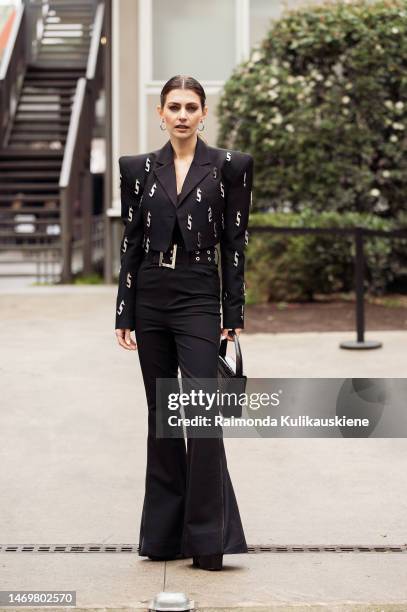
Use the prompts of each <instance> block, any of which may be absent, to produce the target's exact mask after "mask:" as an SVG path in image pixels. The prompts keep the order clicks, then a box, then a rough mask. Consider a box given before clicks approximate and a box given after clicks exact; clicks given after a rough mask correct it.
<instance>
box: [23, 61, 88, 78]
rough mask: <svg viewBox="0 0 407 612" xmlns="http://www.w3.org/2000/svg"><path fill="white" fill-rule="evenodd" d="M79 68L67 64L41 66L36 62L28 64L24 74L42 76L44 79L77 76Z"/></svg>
mask: <svg viewBox="0 0 407 612" xmlns="http://www.w3.org/2000/svg"><path fill="white" fill-rule="evenodd" d="M79 72H80V71H79V70H78V69H77V68H70V67H69V66H60V67H59V68H43V67H41V66H38V65H37V63H35V64H29V65H28V67H27V71H26V73H25V76H26V77H27V76H30V77H34V76H35V77H37V76H44V77H45V78H46V79H51V78H54V77H56V78H68V77H72V78H73V79H75V78H78V74H79Z"/></svg>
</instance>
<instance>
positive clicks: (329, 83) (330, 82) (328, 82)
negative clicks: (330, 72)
mask: <svg viewBox="0 0 407 612" xmlns="http://www.w3.org/2000/svg"><path fill="white" fill-rule="evenodd" d="M331 85H332V81H330V80H329V79H327V80H326V81H325V87H331Z"/></svg>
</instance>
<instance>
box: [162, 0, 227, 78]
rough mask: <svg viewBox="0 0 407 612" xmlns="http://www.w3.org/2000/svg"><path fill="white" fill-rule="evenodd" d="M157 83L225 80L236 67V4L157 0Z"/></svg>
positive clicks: (213, 0)
mask: <svg viewBox="0 0 407 612" xmlns="http://www.w3.org/2000/svg"><path fill="white" fill-rule="evenodd" d="M152 22H153V23H152V32H153V79H154V80H162V81H167V80H168V79H169V78H171V77H172V76H174V75H176V74H188V75H191V76H193V77H195V78H196V79H198V80H199V81H201V80H224V79H227V78H228V76H229V75H230V73H231V71H232V69H233V66H234V64H235V57H236V53H235V47H236V40H235V0H207V1H206V2H204V3H203V2H202V1H201V0H188V1H186V0H171V1H170V2H169V1H168V0H153V1H152Z"/></svg>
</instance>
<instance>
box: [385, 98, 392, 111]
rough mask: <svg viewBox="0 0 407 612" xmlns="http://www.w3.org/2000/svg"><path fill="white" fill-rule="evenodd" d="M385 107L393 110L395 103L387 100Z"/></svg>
mask: <svg viewBox="0 0 407 612" xmlns="http://www.w3.org/2000/svg"><path fill="white" fill-rule="evenodd" d="M384 105H385V107H386V108H390V109H391V108H393V102H392V101H391V100H385V101H384Z"/></svg>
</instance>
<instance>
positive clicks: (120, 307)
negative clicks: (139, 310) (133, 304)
mask: <svg viewBox="0 0 407 612" xmlns="http://www.w3.org/2000/svg"><path fill="white" fill-rule="evenodd" d="M123 308H124V300H122V301H121V302H120V306H119V308H118V310H117V314H119V315H121V314H122V312H123Z"/></svg>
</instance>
